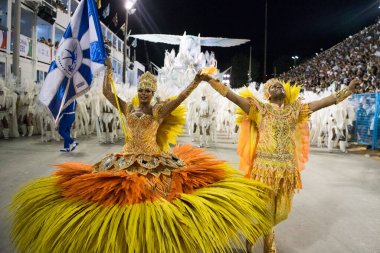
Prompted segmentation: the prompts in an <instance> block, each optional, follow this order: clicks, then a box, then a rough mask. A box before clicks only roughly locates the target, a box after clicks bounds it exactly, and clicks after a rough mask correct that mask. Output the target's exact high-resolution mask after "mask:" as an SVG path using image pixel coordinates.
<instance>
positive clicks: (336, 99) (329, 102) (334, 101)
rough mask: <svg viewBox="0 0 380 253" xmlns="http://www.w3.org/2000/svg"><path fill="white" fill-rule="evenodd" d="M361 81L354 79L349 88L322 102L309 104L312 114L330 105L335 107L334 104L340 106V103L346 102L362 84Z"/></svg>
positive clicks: (317, 101)
mask: <svg viewBox="0 0 380 253" xmlns="http://www.w3.org/2000/svg"><path fill="white" fill-rule="evenodd" d="M360 82H361V81H360V80H359V79H353V80H352V81H351V82H350V84H349V85H348V87H346V88H344V89H342V90H340V91H338V92H336V93H334V94H331V95H330V96H328V97H325V98H322V99H320V100H316V101H312V102H310V103H309V108H310V110H311V111H312V112H315V111H318V110H320V109H322V108H325V107H328V106H330V105H334V104H338V103H340V102H342V101H343V100H345V99H346V98H348V97H349V96H351V95H352V94H353V93H354V92H355V90H356V86H357V85H358V84H360Z"/></svg>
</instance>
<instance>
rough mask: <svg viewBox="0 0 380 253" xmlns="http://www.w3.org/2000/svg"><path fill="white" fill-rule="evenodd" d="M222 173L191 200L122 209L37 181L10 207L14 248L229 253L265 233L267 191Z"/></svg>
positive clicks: (57, 252)
mask: <svg viewBox="0 0 380 253" xmlns="http://www.w3.org/2000/svg"><path fill="white" fill-rule="evenodd" d="M222 167H223V168H224V169H225V170H226V173H227V174H228V177H227V178H226V179H224V180H221V181H219V182H217V183H214V184H211V185H209V186H208V187H204V188H201V189H198V190H196V191H194V192H193V193H192V194H182V195H181V197H180V198H177V199H175V200H174V201H172V202H169V201H167V200H165V199H163V198H162V199H159V200H156V201H153V202H150V201H148V202H145V203H141V204H134V205H125V206H118V205H113V206H102V205H99V204H96V203H92V202H84V201H80V200H75V199H68V198H64V197H62V193H61V190H60V189H59V188H58V187H57V180H58V178H57V177H54V176H51V177H45V178H39V179H36V180H34V181H32V182H31V183H29V184H27V185H26V186H24V187H23V188H22V189H21V190H20V191H19V192H18V193H17V195H16V196H15V198H14V199H13V202H12V204H11V210H10V211H11V214H12V216H13V225H12V230H11V238H12V242H13V244H14V245H15V247H16V248H17V250H18V251H19V252H49V253H61V252H104V253H135V252H142V253H149V252H168V253H177V252H178V253H188V252H198V251H199V250H201V251H202V252H204V253H212V252H232V248H231V246H230V245H232V244H234V245H236V246H238V247H241V248H243V247H244V245H245V238H247V239H248V240H249V241H251V242H252V243H253V242H255V241H256V240H257V239H258V238H260V237H261V236H262V235H263V234H265V233H266V232H267V231H268V229H269V228H270V226H271V222H270V220H271V219H270V217H271V214H270V212H268V210H267V207H268V205H267V201H268V196H267V193H266V192H267V191H268V188H267V187H266V186H265V185H264V184H262V183H259V182H256V181H253V180H250V179H247V178H243V177H242V176H241V175H239V174H238V173H237V172H236V170H235V169H233V168H232V167H229V166H228V165H226V164H224V165H222ZM238 232H240V233H241V234H242V236H240V235H239V234H238Z"/></svg>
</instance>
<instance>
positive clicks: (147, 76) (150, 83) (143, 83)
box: [137, 71, 157, 92]
mask: <svg viewBox="0 0 380 253" xmlns="http://www.w3.org/2000/svg"><path fill="white" fill-rule="evenodd" d="M137 89H149V90H151V91H153V92H155V91H156V90H157V79H156V77H155V76H154V75H153V74H152V73H150V72H149V71H147V72H145V73H144V74H143V75H142V76H141V77H140V80H139V84H138V85H137Z"/></svg>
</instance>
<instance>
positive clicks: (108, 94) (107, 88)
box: [103, 58, 127, 113]
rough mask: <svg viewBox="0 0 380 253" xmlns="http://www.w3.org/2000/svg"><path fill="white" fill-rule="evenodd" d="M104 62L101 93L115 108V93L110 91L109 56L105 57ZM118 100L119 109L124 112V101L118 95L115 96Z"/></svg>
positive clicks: (110, 67) (110, 66)
mask: <svg viewBox="0 0 380 253" xmlns="http://www.w3.org/2000/svg"><path fill="white" fill-rule="evenodd" d="M105 63H106V65H107V70H106V72H105V74H104V80H103V95H104V96H105V97H106V98H107V100H108V101H109V102H110V103H111V104H112V105H113V106H114V107H116V108H117V102H116V98H115V94H114V93H113V91H112V87H111V82H112V63H111V61H110V60H109V58H107V59H105ZM117 99H118V100H119V105H120V109H121V111H122V112H123V113H124V112H125V110H126V105H127V104H126V103H125V102H124V101H123V100H122V99H121V98H119V97H117Z"/></svg>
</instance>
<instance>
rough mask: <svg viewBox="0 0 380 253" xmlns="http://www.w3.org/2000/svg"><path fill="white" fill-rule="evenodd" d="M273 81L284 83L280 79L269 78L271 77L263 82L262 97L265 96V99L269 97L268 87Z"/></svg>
mask: <svg viewBox="0 0 380 253" xmlns="http://www.w3.org/2000/svg"><path fill="white" fill-rule="evenodd" d="M275 83H280V84H282V85H284V82H283V81H281V80H280V79H277V78H271V79H269V80H268V81H267V82H266V83H265V84H264V97H265V99H269V98H270V92H269V89H270V88H271V87H272V86H273V85H274V84H275Z"/></svg>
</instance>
